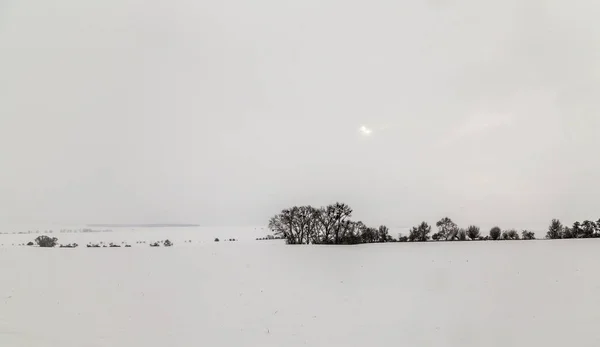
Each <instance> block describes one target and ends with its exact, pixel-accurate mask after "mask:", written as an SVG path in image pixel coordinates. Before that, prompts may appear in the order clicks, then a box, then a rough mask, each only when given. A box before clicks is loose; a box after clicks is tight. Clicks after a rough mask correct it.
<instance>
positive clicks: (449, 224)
mask: <svg viewBox="0 0 600 347" xmlns="http://www.w3.org/2000/svg"><path fill="white" fill-rule="evenodd" d="M435 225H436V226H437V227H438V233H437V234H438V238H439V239H442V238H444V239H446V240H452V238H453V237H454V236H456V233H457V232H458V226H457V225H456V224H455V223H454V222H453V221H452V219H450V218H448V217H444V218H442V219H440V220H439V221H438V222H437V223H435Z"/></svg>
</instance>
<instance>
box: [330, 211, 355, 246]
mask: <svg viewBox="0 0 600 347" xmlns="http://www.w3.org/2000/svg"><path fill="white" fill-rule="evenodd" d="M333 210H334V211H333V217H334V224H333V242H334V243H336V244H337V243H340V240H341V238H343V237H344V236H345V234H346V233H347V232H348V230H349V229H350V227H351V225H350V221H349V219H350V217H352V209H351V208H350V206H348V205H346V204H343V203H339V202H336V203H335V204H333ZM349 236H350V238H351V239H354V238H355V236H356V235H349Z"/></svg>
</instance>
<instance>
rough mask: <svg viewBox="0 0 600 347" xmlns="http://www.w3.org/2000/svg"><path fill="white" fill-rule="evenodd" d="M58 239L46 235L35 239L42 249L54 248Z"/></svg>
mask: <svg viewBox="0 0 600 347" xmlns="http://www.w3.org/2000/svg"><path fill="white" fill-rule="evenodd" d="M57 242H58V239H57V238H56V237H49V236H46V235H42V236H38V237H37V238H36V239H35V243H36V244H37V245H38V246H40V247H54V246H56V243H57Z"/></svg>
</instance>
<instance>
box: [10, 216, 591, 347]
mask: <svg viewBox="0 0 600 347" xmlns="http://www.w3.org/2000/svg"><path fill="white" fill-rule="evenodd" d="M114 230H115V231H114V232H113V233H103V234H94V235H92V234H55V235H54V236H56V237H58V238H59V242H61V243H68V242H78V243H79V244H80V245H85V244H86V243H88V242H98V241H104V242H107V243H108V242H123V241H127V242H130V243H133V247H132V248H114V249H113V248H99V249H91V248H85V247H79V248H76V249H59V248H55V249H41V248H31V247H18V246H12V244H13V243H16V244H18V243H20V242H27V241H29V240H32V239H33V238H35V236H36V235H11V234H9V235H0V243H2V244H4V246H1V247H0V346H10V347H18V346H28V347H31V346H36V347H37V346H57V347H69V346H73V347H82V346H107V347H108V346H110V347H118V346H123V347H132V346H144V347H164V346H232V347H240V346H261V347H263V346H277V347H292V346H327V347H333V346H344V347H347V346H394V347H397V346H411V347H414V346H436V347H439V346H461V347H462V346H472V347H482V346H486V347H487V346H498V347H506V346H524V347H530V346H544V347H550V346H557V347H564V346H578V347H584V346H590V347H592V346H593V347H597V346H600V329H598V326H599V325H600V240H598V239H587V240H561V241H502V242H491V241H488V242H452V243H433V242H430V243H415V244H411V243H393V244H373V245H360V246H306V245H304V246H286V245H285V244H283V242H282V241H280V240H276V241H255V240H254V239H255V238H256V237H262V236H264V235H265V234H266V233H267V231H266V230H260V228H258V229H256V228H247V229H240V228H233V229H232V228H220V229H219V228H215V229H208V230H207V229H206V228H204V230H199V229H198V228H186V229H182V230H172V229H169V228H160V229H152V230H143V231H142V230H129V229H124V230H123V229H114ZM215 237H220V238H239V239H240V241H238V242H219V243H215V242H213V241H212V239H214V238H215ZM166 238H169V239H171V240H172V241H174V242H175V246H173V247H170V248H164V247H161V248H151V247H148V246H147V245H138V244H135V242H136V241H137V240H147V241H154V240H162V239H166ZM188 239H192V240H193V243H191V244H189V243H185V244H184V243H182V242H183V240H188ZM9 245H10V246H9Z"/></svg>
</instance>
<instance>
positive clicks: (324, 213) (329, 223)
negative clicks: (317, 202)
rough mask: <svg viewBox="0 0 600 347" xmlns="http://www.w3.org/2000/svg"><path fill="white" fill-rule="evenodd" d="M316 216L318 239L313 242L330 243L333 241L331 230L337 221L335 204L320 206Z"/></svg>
mask: <svg viewBox="0 0 600 347" xmlns="http://www.w3.org/2000/svg"><path fill="white" fill-rule="evenodd" d="M316 216H317V218H318V222H319V223H318V227H319V233H318V240H317V242H314V243H322V244H330V243H333V230H334V228H335V227H336V223H337V209H336V207H335V205H329V206H327V207H321V208H320V210H319V213H318V214H317V215H316Z"/></svg>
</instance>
